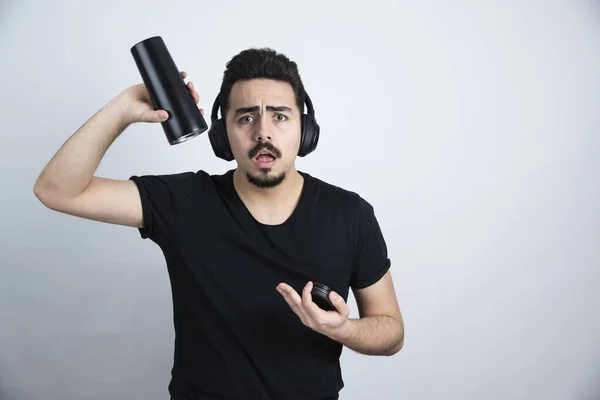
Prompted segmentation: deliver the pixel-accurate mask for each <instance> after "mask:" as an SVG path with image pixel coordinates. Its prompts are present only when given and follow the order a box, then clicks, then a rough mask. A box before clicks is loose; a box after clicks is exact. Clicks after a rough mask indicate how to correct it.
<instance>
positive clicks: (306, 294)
mask: <svg viewBox="0 0 600 400" xmlns="http://www.w3.org/2000/svg"><path fill="white" fill-rule="evenodd" d="M312 288H313V283H312V282H311V281H309V282H308V283H307V284H306V285H305V286H304V289H302V305H303V306H304V307H306V308H310V303H312V295H311V294H310V291H311V290H312Z"/></svg>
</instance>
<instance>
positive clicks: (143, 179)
mask: <svg viewBox="0 0 600 400" xmlns="http://www.w3.org/2000/svg"><path fill="white" fill-rule="evenodd" d="M229 173H230V171H228V172H225V173H223V174H210V173H208V172H207V171H205V170H197V171H180V172H170V173H163V174H147V175H132V176H131V177H130V178H129V179H130V180H132V181H134V182H135V183H137V184H138V185H143V186H155V187H163V188H164V189H169V190H171V191H173V190H174V191H181V190H186V189H187V190H191V188H192V187H194V186H203V185H211V184H219V183H220V182H222V181H223V180H224V179H226V178H227V176H228V174H229Z"/></svg>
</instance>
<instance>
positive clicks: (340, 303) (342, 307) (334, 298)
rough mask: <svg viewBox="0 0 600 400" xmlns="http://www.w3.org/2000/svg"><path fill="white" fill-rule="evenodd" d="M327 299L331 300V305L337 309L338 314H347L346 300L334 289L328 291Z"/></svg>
mask: <svg viewBox="0 0 600 400" xmlns="http://www.w3.org/2000/svg"><path fill="white" fill-rule="evenodd" d="M329 299H330V300H331V303H332V304H333V306H334V307H335V308H336V309H337V311H338V312H339V313H340V314H342V315H347V314H349V313H348V305H347V304H346V302H345V301H344V299H343V298H342V296H340V295H339V294H337V293H336V292H334V291H331V293H329Z"/></svg>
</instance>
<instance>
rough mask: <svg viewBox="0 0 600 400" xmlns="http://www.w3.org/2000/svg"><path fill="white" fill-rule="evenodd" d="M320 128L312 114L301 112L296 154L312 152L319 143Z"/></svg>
mask: <svg viewBox="0 0 600 400" xmlns="http://www.w3.org/2000/svg"><path fill="white" fill-rule="evenodd" d="M320 133H321V128H320V127H319V124H318V123H317V120H316V119H315V117H314V116H313V115H310V114H302V130H301V138H300V148H299V150H298V156H300V157H304V156H306V155H308V154H310V153H312V152H313V151H314V150H315V149H316V148H317V144H318V143H319V135H320Z"/></svg>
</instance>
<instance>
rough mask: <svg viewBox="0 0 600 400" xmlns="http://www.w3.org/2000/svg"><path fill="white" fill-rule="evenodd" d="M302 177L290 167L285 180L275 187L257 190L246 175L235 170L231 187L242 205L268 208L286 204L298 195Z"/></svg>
mask: <svg viewBox="0 0 600 400" xmlns="http://www.w3.org/2000/svg"><path fill="white" fill-rule="evenodd" d="M303 182H304V177H302V175H300V173H298V171H297V170H296V169H295V168H294V167H292V168H291V169H290V170H289V171H287V172H286V177H285V179H284V180H283V181H282V182H281V183H280V184H279V185H277V186H276V187H273V188H259V187H256V186H255V185H253V184H252V183H250V182H249V181H248V177H247V176H246V173H245V172H243V171H240V170H239V169H236V170H235V171H234V172H233V185H234V187H235V190H236V191H237V193H238V196H239V197H240V198H241V199H242V201H243V202H244V203H248V204H255V205H258V204H265V205H268V206H269V207H273V206H277V205H279V204H286V203H287V201H288V200H293V199H295V198H297V197H298V196H299V195H300V192H301V190H302V184H303Z"/></svg>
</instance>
